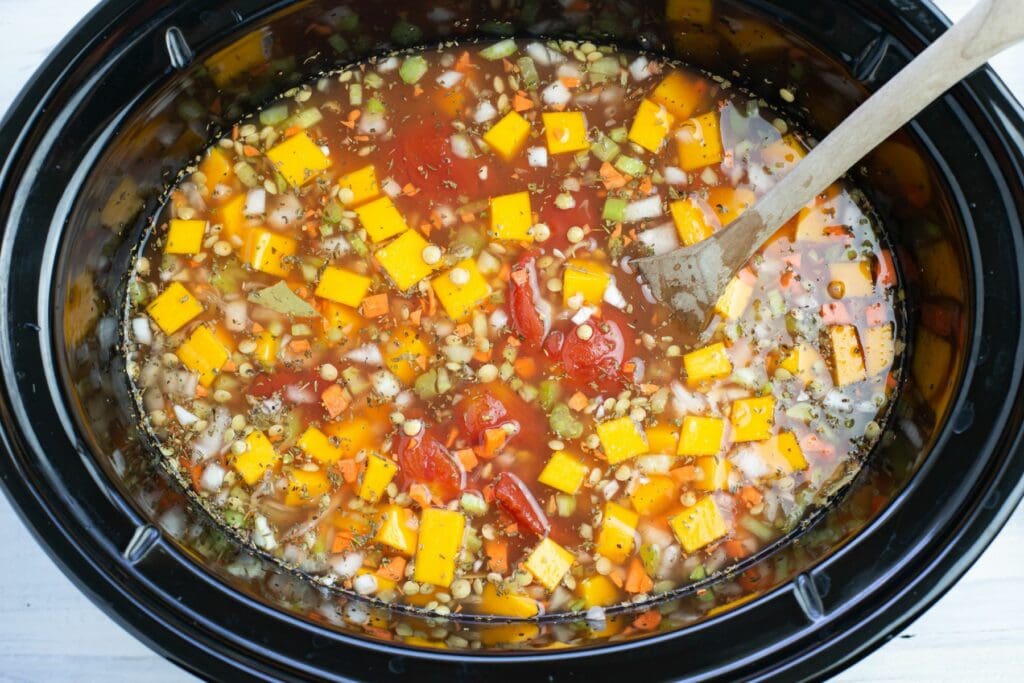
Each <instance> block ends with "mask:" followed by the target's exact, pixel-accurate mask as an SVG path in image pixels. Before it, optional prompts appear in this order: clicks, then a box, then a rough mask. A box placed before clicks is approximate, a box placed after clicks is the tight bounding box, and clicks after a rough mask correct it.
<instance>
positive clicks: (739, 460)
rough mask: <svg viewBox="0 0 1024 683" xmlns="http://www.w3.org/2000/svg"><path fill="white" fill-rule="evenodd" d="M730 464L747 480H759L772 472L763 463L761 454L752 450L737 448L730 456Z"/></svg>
mask: <svg viewBox="0 0 1024 683" xmlns="http://www.w3.org/2000/svg"><path fill="white" fill-rule="evenodd" d="M732 462H733V464H734V465H736V467H738V468H739V469H740V471H741V472H743V474H744V476H746V477H747V479H760V478H762V477H766V476H768V475H769V474H771V472H772V468H771V467H769V466H768V463H766V462H765V461H764V458H763V457H761V454H760V453H758V452H757V451H756V450H754V449H753V448H749V447H743V448H738V449H737V450H736V452H735V453H734V454H733V456H732Z"/></svg>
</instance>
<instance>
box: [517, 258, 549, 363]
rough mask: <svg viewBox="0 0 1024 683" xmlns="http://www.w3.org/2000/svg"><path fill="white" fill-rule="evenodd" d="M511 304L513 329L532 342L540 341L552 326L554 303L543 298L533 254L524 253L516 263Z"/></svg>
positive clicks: (522, 337)
mask: <svg viewBox="0 0 1024 683" xmlns="http://www.w3.org/2000/svg"><path fill="white" fill-rule="evenodd" d="M508 308H509V319H510V321H511V323H512V331H513V332H515V333H516V335H517V336H518V337H519V338H520V339H522V340H523V342H525V343H526V344H528V345H530V346H536V345H538V344H540V343H541V342H542V341H543V340H544V337H546V336H547V333H548V330H549V329H550V328H551V304H550V303H548V302H547V301H545V300H544V299H541V298H540V287H539V285H538V283H537V266H536V260H535V258H534V256H533V255H532V254H524V255H523V256H522V257H521V258H520V259H519V261H518V263H516V265H514V266H513V267H512V272H511V273H510V274H509V304H508Z"/></svg>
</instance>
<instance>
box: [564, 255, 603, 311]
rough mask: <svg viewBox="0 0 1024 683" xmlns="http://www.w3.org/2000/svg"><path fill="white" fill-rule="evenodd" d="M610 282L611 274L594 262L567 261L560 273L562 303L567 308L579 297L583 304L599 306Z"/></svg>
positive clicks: (585, 260) (581, 260)
mask: <svg viewBox="0 0 1024 683" xmlns="http://www.w3.org/2000/svg"><path fill="white" fill-rule="evenodd" d="M611 281H612V276H611V274H610V273H609V272H608V271H607V270H606V269H605V268H604V267H603V266H602V265H601V264H599V263H597V262H596V261H590V260H587V259H569V260H568V261H567V262H566V264H565V270H563V271H562V301H563V303H565V305H566V306H568V305H569V302H570V301H572V300H573V298H574V297H576V296H577V295H580V296H582V303H583V304H587V305H589V306H599V305H600V304H601V302H602V301H604V293H605V290H607V289H608V284H609V283H610V282H611Z"/></svg>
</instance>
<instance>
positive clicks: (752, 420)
mask: <svg viewBox="0 0 1024 683" xmlns="http://www.w3.org/2000/svg"><path fill="white" fill-rule="evenodd" d="M729 423H730V424H731V425H732V440H733V441H734V442H736V443H742V442H745V441H764V440H765V439H768V438H771V435H772V427H773V426H774V424H775V399H774V398H773V397H772V396H758V397H756V398H741V399H737V400H735V401H733V402H732V408H731V409H730V411H729Z"/></svg>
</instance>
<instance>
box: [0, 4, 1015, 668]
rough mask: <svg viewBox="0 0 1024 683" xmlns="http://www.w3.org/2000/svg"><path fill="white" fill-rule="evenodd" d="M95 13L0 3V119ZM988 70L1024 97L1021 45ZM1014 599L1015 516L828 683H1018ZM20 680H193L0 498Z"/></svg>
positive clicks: (952, 7) (1, 566)
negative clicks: (70, 574) (926, 603)
mask: <svg viewBox="0 0 1024 683" xmlns="http://www.w3.org/2000/svg"><path fill="white" fill-rule="evenodd" d="M936 2H937V4H938V5H939V6H940V7H941V8H942V9H943V11H945V12H946V13H947V14H948V15H949V16H950V17H952V18H954V19H955V18H958V17H960V16H961V15H962V14H963V13H964V12H965V11H966V10H967V8H968V7H969V6H970V5H971V0H936ZM93 4H94V0H0V69H2V70H0V113H2V112H3V111H5V110H6V109H7V107H8V105H9V104H10V102H11V101H12V99H13V98H14V96H15V95H16V94H17V92H18V90H19V89H20V88H21V86H22V85H23V84H24V82H25V81H26V80H27V79H28V77H29V76H30V75H31V74H32V72H33V71H34V70H35V69H36V67H37V66H38V65H39V63H40V62H41V61H42V60H43V59H44V58H45V56H46V54H47V53H48V52H49V51H50V49H51V48H52V47H53V46H54V45H55V44H56V43H57V42H58V41H59V40H60V38H61V37H62V36H63V35H64V34H65V33H66V32H67V31H68V30H70V29H71V27H72V26H73V25H74V24H75V23H76V22H77V21H78V20H79V19H80V18H81V17H82V16H83V15H84V14H85V13H86V12H87V11H88V10H89V9H90V8H91V7H92V6H93ZM1021 11H1024V0H1022V5H1021ZM994 63H995V66H996V69H997V71H999V72H1000V74H1001V75H1002V77H1003V78H1004V79H1005V80H1006V81H1007V83H1008V84H1009V85H1010V87H1011V89H1013V90H1014V92H1015V93H1016V94H1017V96H1018V97H1020V98H1022V99H1024V47H1018V48H1015V49H1014V50H1012V51H1009V52H1006V53H1004V54H1002V55H1000V56H999V57H998V58H997V59H996V60H995V62H994ZM1022 589H1024V508H1022V509H1020V510H1018V511H1017V513H1016V515H1015V516H1014V517H1013V518H1012V520H1011V521H1010V523H1009V524H1008V525H1007V527H1006V528H1005V529H1004V530H1003V532H1002V533H1001V534H1000V535H999V537H998V538H997V539H996V541H995V542H994V543H993V544H992V546H991V547H990V548H989V550H988V551H987V552H986V553H985V554H984V555H983V556H982V558H981V559H980V560H979V561H978V563H977V564H976V565H975V566H974V567H973V568H972V569H971V570H970V571H969V572H968V573H967V575H966V576H965V577H964V579H963V580H962V581H960V583H959V584H958V585H957V586H956V587H955V588H954V589H953V590H952V591H950V592H949V594H947V595H946V596H945V597H944V598H942V600H941V601H940V602H939V603H938V604H936V605H935V606H934V607H933V608H932V609H931V610H929V611H928V613H927V614H925V615H924V616H923V617H921V618H920V619H919V620H918V621H917V622H916V623H914V624H913V625H911V626H910V628H908V629H907V630H906V631H905V632H904V633H902V634H901V635H900V636H899V637H898V638H896V639H895V640H893V641H892V642H891V643H889V644H887V645H885V646H884V647H882V648H881V649H880V650H879V651H878V652H876V653H874V654H872V655H871V656H869V657H868V658H866V659H865V660H864V661H862V662H860V663H859V664H857V665H856V666H854V667H853V668H851V669H849V670H848V671H846V672H844V673H843V674H841V675H840V676H839V677H838V678H837V680H840V681H860V680H868V681H880V680H892V681H965V680H972V681H976V680H1007V681H1009V680H1020V678H1021V673H1020V672H1021V671H1022V670H1024V597H1022V596H1024V590H1022ZM22 680H24V681H62V680H75V681H92V680H103V681H104V682H105V683H116V682H119V681H125V682H126V683H142V682H145V681H184V680H192V677H191V676H189V675H188V674H186V673H185V672H183V671H181V670H180V669H178V668H176V667H175V666H173V665H172V664H170V663H168V662H167V661H165V660H163V659H162V658H160V657H158V656H157V655H155V654H153V653H152V652H151V651H149V650H148V649H147V648H146V647H145V646H144V645H142V644H141V643H139V642H138V641H136V640H135V639H134V638H132V637H131V636H130V635H129V634H128V633H126V632H125V631H123V630H122V629H121V628H120V627H119V626H117V625H116V624H114V622H113V621H111V620H110V619H109V618H108V617H106V616H105V615H104V614H103V613H102V612H100V610H99V609H97V608H96V607H94V606H93V605H92V604H91V603H90V602H89V601H88V600H87V599H86V598H85V596H83V595H82V594H81V593H79V592H78V591H77V589H75V588H74V587H73V586H72V585H71V583H70V581H68V579H66V578H65V577H64V576H63V575H62V574H61V573H60V572H59V571H58V570H57V568H56V566H54V565H53V564H52V563H51V562H50V560H49V558H48V557H47V556H46V555H45V553H44V552H43V551H42V550H41V549H40V548H39V547H38V546H37V545H36V543H35V541H34V540H33V539H32V538H31V537H30V535H29V533H28V532H27V531H26V530H25V528H24V527H23V526H22V524H21V522H20V521H19V520H18V518H17V516H16V515H15V513H14V511H13V510H12V509H11V507H10V505H8V503H7V501H6V499H4V498H3V497H2V496H0V681H22Z"/></svg>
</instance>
